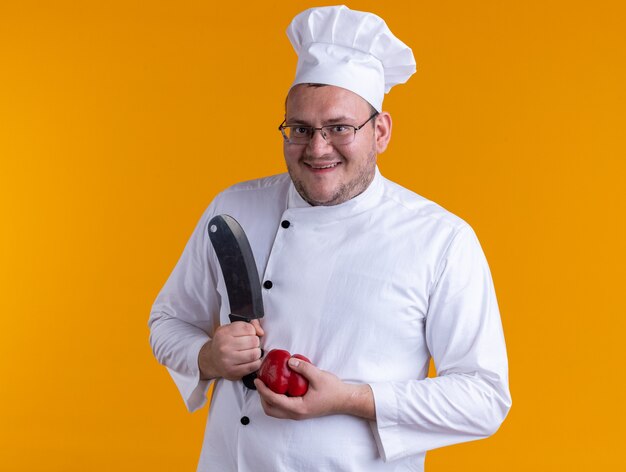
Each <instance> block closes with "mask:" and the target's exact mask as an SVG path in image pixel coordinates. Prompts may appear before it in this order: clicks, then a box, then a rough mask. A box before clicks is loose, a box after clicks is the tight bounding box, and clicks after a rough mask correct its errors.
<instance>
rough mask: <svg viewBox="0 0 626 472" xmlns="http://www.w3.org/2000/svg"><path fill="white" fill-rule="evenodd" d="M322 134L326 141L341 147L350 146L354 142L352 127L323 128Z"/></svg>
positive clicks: (353, 129) (335, 126) (333, 126)
mask: <svg viewBox="0 0 626 472" xmlns="http://www.w3.org/2000/svg"><path fill="white" fill-rule="evenodd" d="M322 132H323V133H324V135H325V136H326V141H328V142H329V143H332V144H337V145H342V144H350V143H351V142H352V140H354V134H355V133H356V130H355V128H354V126H349V125H332V126H324V128H322Z"/></svg>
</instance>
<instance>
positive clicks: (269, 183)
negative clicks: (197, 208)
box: [218, 173, 291, 198]
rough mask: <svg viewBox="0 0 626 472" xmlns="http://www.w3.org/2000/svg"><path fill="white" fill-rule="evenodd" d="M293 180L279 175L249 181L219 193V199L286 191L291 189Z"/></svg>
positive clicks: (287, 175)
mask: <svg viewBox="0 0 626 472" xmlns="http://www.w3.org/2000/svg"><path fill="white" fill-rule="evenodd" d="M290 182H291V179H290V178H289V174H287V173H283V174H278V175H272V176H269V177H263V178H260V179H254V180H247V181H245V182H240V183H238V184H235V185H232V186H230V187H228V188H227V189H225V190H223V191H222V192H220V193H219V195H218V198H225V197H228V196H234V195H236V194H246V193H249V194H262V193H269V194H271V193H273V192H280V191H281V190H286V189H287V188H288V187H289V184H290Z"/></svg>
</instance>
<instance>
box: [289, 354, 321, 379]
mask: <svg viewBox="0 0 626 472" xmlns="http://www.w3.org/2000/svg"><path fill="white" fill-rule="evenodd" d="M287 365H288V366H289V368H290V369H291V370H293V371H294V372H297V373H298V374H300V375H302V376H303V377H305V378H306V379H307V380H309V381H311V380H312V379H313V378H314V377H315V375H316V373H317V371H318V370H319V369H318V368H317V367H315V366H314V365H313V364H311V363H309V362H307V361H305V360H302V359H298V358H297V357H291V358H289V361H288V362H287Z"/></svg>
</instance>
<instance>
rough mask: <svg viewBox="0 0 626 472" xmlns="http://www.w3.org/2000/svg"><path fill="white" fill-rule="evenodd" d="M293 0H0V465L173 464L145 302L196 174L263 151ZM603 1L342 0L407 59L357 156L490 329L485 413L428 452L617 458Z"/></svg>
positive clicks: (444, 467) (206, 190)
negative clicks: (492, 426)
mask: <svg viewBox="0 0 626 472" xmlns="http://www.w3.org/2000/svg"><path fill="white" fill-rule="evenodd" d="M323 3H324V2H320V3H319V4H323ZM325 4H330V3H325ZM313 5H314V4H312V3H308V2H269V1H267V2H263V4H262V5H260V4H258V3H256V2H250V4H245V3H238V4H234V3H232V2H208V1H204V2H201V1H192V0H184V1H177V2H173V1H172V2H168V1H159V2H156V1H155V2H145V1H136V0H124V1H122V0H113V1H108V2H95V1H91V2H86V1H85V2H80V1H68V0H63V1H54V2H45V1H40V2H32V1H4V2H2V4H1V5H0V85H1V86H0V159H1V161H0V162H1V166H0V192H1V198H0V212H1V215H2V226H1V228H2V229H1V231H0V238H1V240H0V243H1V244H0V251H1V252H0V257H1V264H0V287H1V290H2V296H1V297H0V300H1V302H2V306H1V308H2V315H1V316H2V318H1V319H2V326H1V328H0V372H1V378H0V469H1V470H7V471H38V470H46V471H85V470H90V471H96V470H116V471H134V470H150V471H172V470H176V471H185V470H195V465H196V461H197V458H198V454H199V450H200V446H201V442H202V433H203V427H204V422H205V418H206V413H207V409H204V410H203V411H202V412H199V413H196V414H194V415H190V414H188V413H187V412H186V410H185V408H184V406H183V403H182V400H181V399H180V397H179V395H178V392H177V391H176V389H175V387H174V384H173V382H172V381H171V380H170V378H169V376H168V375H167V373H166V371H165V369H164V368H162V367H161V366H159V365H158V364H157V362H156V361H155V360H154V358H153V357H152V354H151V351H150V348H149V345H148V329H147V318H148V313H149V310H150V306H151V304H152V302H153V300H154V298H155V296H156V294H157V292H158V290H159V289H160V288H161V286H162V284H163V283H164V282H165V279H166V277H167V276H168V274H169V272H170V271H171V269H172V268H173V266H174V264H175V262H176V260H177V259H178V256H179V255H180V253H181V251H182V249H183V246H184V244H185V242H186V240H187V238H188V236H189V235H190V233H191V231H192V229H193V227H194V225H195V223H196V221H197V219H198V218H199V217H200V215H201V213H202V211H203V210H204V208H205V207H206V205H207V204H208V203H209V202H210V200H211V199H212V197H213V196H214V195H215V194H216V193H217V192H218V191H219V190H220V189H223V188H224V187H225V186H227V185H230V184H232V183H235V182H238V181H241V180H244V179H250V178H254V177H258V176H264V175H269V174H274V173H278V172H282V171H283V169H284V164H283V161H282V154H281V138H280V135H279V133H278V131H277V130H276V127H277V125H278V124H279V123H280V122H281V120H282V113H283V100H284V97H285V93H286V91H287V88H288V86H289V84H290V82H291V80H292V78H293V74H294V66H295V59H296V58H295V54H294V52H293V51H292V49H291V46H290V45H289V42H288V40H287V37H286V35H285V33H284V31H285V28H286V27H287V25H288V23H289V21H290V20H291V18H292V17H293V16H294V15H295V14H296V13H298V12H299V11H301V10H303V9H304V8H307V7H310V6H313ZM622 5H623V2H620V1H617V0H616V1H614V2H608V1H602V0H598V1H594V2H582V1H571V0H570V1H564V0H563V1H545V0H544V1H538V0H532V1H525V2H521V1H520V2H513V1H511V2H505V1H496V0H491V1H474V2H467V1H460V0H459V1H448V2H426V1H415V2H408V1H406V2H399V1H395V2H394V1H389V0H388V1H386V2H385V3H384V4H383V3H382V2H378V1H354V2H351V4H350V6H351V8H354V9H362V10H370V11H373V12H375V13H378V14H379V15H381V16H382V17H384V18H385V19H386V21H387V23H388V24H389V25H390V27H391V29H392V31H394V33H395V34H396V35H397V36H398V37H399V38H402V39H403V40H404V41H405V42H406V43H407V44H409V45H410V46H411V47H412V48H413V51H414V54H415V57H416V59H417V62H418V73H417V74H416V75H415V76H413V78H412V79H411V80H410V81H409V83H408V84H407V85H401V86H398V87H396V88H395V89H394V90H393V91H392V93H391V94H390V95H389V96H388V98H387V99H386V101H385V108H386V109H387V110H388V111H390V112H391V113H392V116H393V118H394V120H395V121H394V136H393V139H392V143H391V146H390V148H389V149H388V150H387V152H386V153H385V154H384V155H382V156H381V158H380V168H381V170H382V172H383V174H384V175H386V176H387V177H389V178H391V179H392V180H395V181H397V182H399V183H401V184H402V185H404V186H406V187H408V188H411V189H413V190H415V191H416V192H418V193H420V194H422V195H424V196H426V197H427V198H430V199H432V200H435V201H437V202H438V203H440V204H442V205H443V206H444V207H446V208H448V209H449V210H451V211H453V212H454V213H456V214H458V215H460V216H461V217H463V218H464V219H466V220H467V221H469V222H470V223H471V224H472V226H473V227H474V228H475V230H476V232H477V233H478V235H479V237H480V239H481V242H482V244H483V247H484V250H485V252H486V254H487V257H488V259H489V261H490V265H491V268H492V272H493V276H494V280H495V283H496V289H497V292H498V297H499V302H500V306H501V311H502V320H503V324H504V328H505V334H506V338H507V344H508V349H509V360H510V365H511V389H512V394H513V409H512V410H511V413H510V415H509V417H508V418H507V420H506V421H505V423H504V424H503V426H502V428H501V430H500V431H499V432H498V433H497V434H496V435H495V436H494V437H492V438H490V439H487V440H484V441H478V442H473V443H468V444H463V445H458V446H453V447H449V448H445V449H442V450H437V451H433V452H431V453H429V455H428V457H427V469H428V470H429V472H435V471H450V470H464V471H481V472H484V471H503V470H506V471H526V470H545V471H554V470H568V471H574V470H580V471H587V470H626V458H625V456H624V454H623V444H624V438H625V435H624V422H625V421H626V414H625V408H624V399H625V398H626V395H625V393H626V392H625V391H624V381H623V376H624V372H623V370H624V359H626V349H625V347H624V345H625V344H626V342H625V341H624V335H625V333H624V331H625V330H624V328H625V321H624V320H625V318H626V316H625V315H626V310H624V305H625V304H624V301H623V298H624V296H625V294H624V292H625V290H624V289H623V284H624V281H625V280H624V279H625V278H624V266H625V265H626V257H625V250H624V241H625V240H626V234H625V233H626V231H625V224H624V217H625V216H626V202H625V191H624V182H625V180H626V179H625V177H626V175H625V174H626V172H625V167H626V166H625V159H626V144H625V139H624V134H625V133H624V128H625V119H624V118H625V116H624V115H625V113H626V112H625V110H626V87H625V84H626V39H625V38H626V36H625V35H624V24H625V19H626V15H624V10H623V7H622ZM620 189H621V190H620Z"/></svg>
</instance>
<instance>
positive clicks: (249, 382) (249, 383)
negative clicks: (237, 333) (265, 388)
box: [228, 315, 264, 390]
mask: <svg viewBox="0 0 626 472" xmlns="http://www.w3.org/2000/svg"><path fill="white" fill-rule="evenodd" d="M228 318H230V322H231V323H234V322H235V321H244V322H246V323H250V319H249V318H244V317H243V316H239V315H228ZM263 354H264V352H263V349H261V357H263ZM254 379H256V372H252V373H250V374H248V375H244V376H243V378H242V379H241V380H242V381H243V384H244V385H245V386H246V387H248V388H249V389H250V390H256V387H255V386H254Z"/></svg>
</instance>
